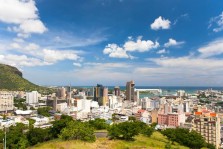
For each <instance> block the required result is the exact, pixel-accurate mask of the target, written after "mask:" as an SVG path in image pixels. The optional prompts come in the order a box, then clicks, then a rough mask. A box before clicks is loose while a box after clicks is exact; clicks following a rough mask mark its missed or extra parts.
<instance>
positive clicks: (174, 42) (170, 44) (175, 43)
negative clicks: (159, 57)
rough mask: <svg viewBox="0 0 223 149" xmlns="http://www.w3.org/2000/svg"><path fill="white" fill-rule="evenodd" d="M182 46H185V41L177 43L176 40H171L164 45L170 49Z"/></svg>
mask: <svg viewBox="0 0 223 149" xmlns="http://www.w3.org/2000/svg"><path fill="white" fill-rule="evenodd" d="M182 44H184V41H176V40H175V39H173V38H170V39H169V41H168V42H167V43H165V44H164V47H166V48H168V47H171V46H180V45H182Z"/></svg>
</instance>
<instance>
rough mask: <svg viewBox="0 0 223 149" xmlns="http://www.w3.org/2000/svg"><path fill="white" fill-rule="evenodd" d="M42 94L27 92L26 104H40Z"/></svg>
mask: <svg viewBox="0 0 223 149" xmlns="http://www.w3.org/2000/svg"><path fill="white" fill-rule="evenodd" d="M40 96H41V95H40V94H39V93H38V92H37V91H32V92H27V93H26V103H27V104H29V105H30V104H34V105H35V104H38V100H39V98H40Z"/></svg>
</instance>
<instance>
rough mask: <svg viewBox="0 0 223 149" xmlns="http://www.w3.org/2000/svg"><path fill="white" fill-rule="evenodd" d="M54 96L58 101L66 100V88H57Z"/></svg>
mask: <svg viewBox="0 0 223 149" xmlns="http://www.w3.org/2000/svg"><path fill="white" fill-rule="evenodd" d="M56 96H57V97H58V98H60V99H65V98H66V88H64V87H61V88H58V89H57V93H56Z"/></svg>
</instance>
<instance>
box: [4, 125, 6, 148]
mask: <svg viewBox="0 0 223 149" xmlns="http://www.w3.org/2000/svg"><path fill="white" fill-rule="evenodd" d="M4 143H5V147H4V149H6V127H5V141H4Z"/></svg>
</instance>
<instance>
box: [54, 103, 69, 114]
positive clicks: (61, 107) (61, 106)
mask: <svg viewBox="0 0 223 149" xmlns="http://www.w3.org/2000/svg"><path fill="white" fill-rule="evenodd" d="M66 108H67V103H66V102H65V103H60V104H57V106H56V111H59V112H63V111H64V110H65V109H66Z"/></svg>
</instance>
